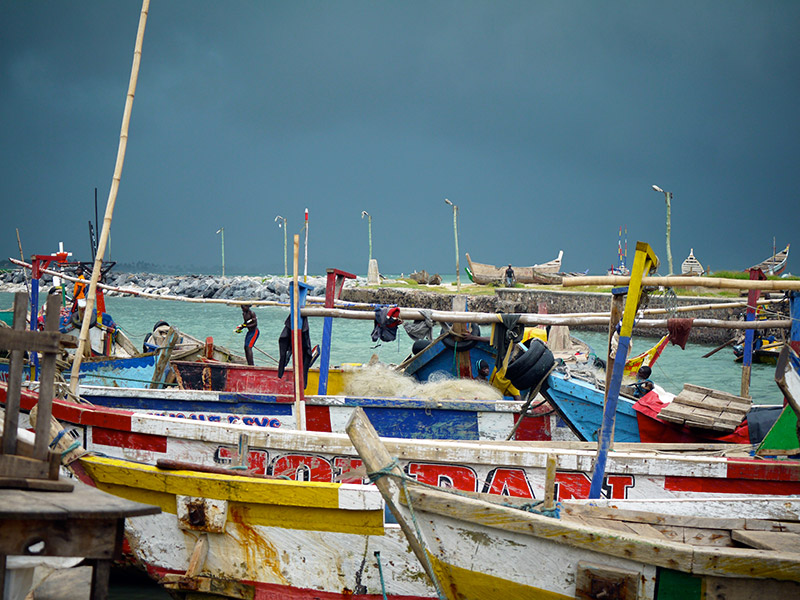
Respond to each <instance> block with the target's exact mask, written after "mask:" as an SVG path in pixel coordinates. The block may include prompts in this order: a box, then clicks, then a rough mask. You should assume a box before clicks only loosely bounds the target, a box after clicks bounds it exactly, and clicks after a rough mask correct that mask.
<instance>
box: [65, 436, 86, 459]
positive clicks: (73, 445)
mask: <svg viewBox="0 0 800 600" xmlns="http://www.w3.org/2000/svg"><path fill="white" fill-rule="evenodd" d="M80 447H81V443H80V442H79V441H78V440H75V441H74V442H72V445H71V446H70V447H69V448H67V449H66V450H64V451H63V452H62V453H61V458H64V457H65V456H66V455H67V454H69V453H70V452H72V451H73V450H75V449H76V448H80Z"/></svg>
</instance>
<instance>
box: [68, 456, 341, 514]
mask: <svg viewBox="0 0 800 600" xmlns="http://www.w3.org/2000/svg"><path fill="white" fill-rule="evenodd" d="M81 462H82V463H83V466H84V467H85V468H86V470H87V471H89V472H90V474H91V476H92V479H94V480H95V481H99V482H103V483H108V484H118V485H124V486H128V487H135V488H142V489H147V490H152V491H155V492H167V493H170V494H181V495H184V496H199V497H203V498H215V499H217V500H229V501H234V502H236V501H238V502H254V503H263V504H283V505H287V506H302V507H314V508H333V509H338V508H339V488H340V487H341V484H339V483H322V482H313V483H312V482H307V481H288V480H284V479H258V478H254V477H243V476H241V475H221V474H216V473H200V472H198V471H165V470H162V469H159V468H157V467H155V466H153V465H145V464H139V463H132V462H129V461H124V460H119V459H114V458H105V457H99V456H92V457H86V458H84V459H81Z"/></svg>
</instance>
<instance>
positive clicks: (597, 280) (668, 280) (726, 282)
mask: <svg viewBox="0 0 800 600" xmlns="http://www.w3.org/2000/svg"><path fill="white" fill-rule="evenodd" d="M630 280H631V278H630V277H623V276H621V275H589V276H581V277H564V278H563V279H562V281H561V285H562V286H563V287H576V286H581V285H607V286H612V287H619V286H626V285H628V284H629V283H630ZM642 285H643V286H645V287H656V286H663V287H673V288H676V287H706V288H718V289H728V290H761V291H765V292H772V291H774V292H782V291H797V290H800V280H796V279H791V280H784V279H780V280H779V279H769V280H767V281H751V280H749V279H725V278H722V277H645V278H643V279H642Z"/></svg>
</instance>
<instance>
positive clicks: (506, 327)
mask: <svg viewBox="0 0 800 600" xmlns="http://www.w3.org/2000/svg"><path fill="white" fill-rule="evenodd" d="M498 316H499V317H500V322H499V323H493V324H492V335H491V338H490V339H491V341H490V342H489V343H490V344H491V345H492V346H493V347H494V348H495V350H497V358H496V359H495V365H494V366H495V367H496V368H497V369H498V370H500V368H501V366H502V365H503V364H504V363H505V364H506V366H507V365H508V356H509V355H508V352H507V351H508V348H510V347H511V346H513V345H514V344H515V343H516V342H518V341H519V340H521V339H522V334H523V331H524V328H523V327H521V326H519V325H518V323H519V318H520V316H521V315H519V314H516V313H515V314H508V315H507V314H500V315H498Z"/></svg>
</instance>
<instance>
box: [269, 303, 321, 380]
mask: <svg viewBox="0 0 800 600" xmlns="http://www.w3.org/2000/svg"><path fill="white" fill-rule="evenodd" d="M300 345H301V352H302V354H303V381H304V382H306V383H307V382H308V369H309V368H310V367H311V362H312V360H313V358H314V354H313V351H312V349H311V334H310V333H309V331H308V317H301V318H300ZM291 357H292V316H291V315H289V316H288V317H286V322H285V323H284V326H283V331H281V335H280V337H279V338H278V378H279V379H283V372H284V371H285V370H286V365H287V364H288V363H289V359H290V358H291Z"/></svg>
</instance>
